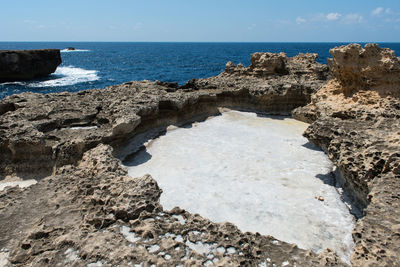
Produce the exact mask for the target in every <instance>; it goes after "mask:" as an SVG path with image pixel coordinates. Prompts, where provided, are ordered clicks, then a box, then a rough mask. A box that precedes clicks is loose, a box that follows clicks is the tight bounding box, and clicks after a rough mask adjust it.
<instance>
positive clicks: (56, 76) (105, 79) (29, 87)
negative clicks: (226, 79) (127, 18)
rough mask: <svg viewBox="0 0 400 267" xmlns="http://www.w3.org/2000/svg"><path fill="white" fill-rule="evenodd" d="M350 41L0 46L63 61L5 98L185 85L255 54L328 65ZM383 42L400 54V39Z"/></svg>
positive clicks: (1, 88)
mask: <svg viewBox="0 0 400 267" xmlns="http://www.w3.org/2000/svg"><path fill="white" fill-rule="evenodd" d="M348 43H352V42H0V50H25V49H27V50H28V49H46V48H56V49H60V50H61V57H62V61H63V62H62V64H61V65H60V66H59V67H58V68H57V70H56V72H55V73H53V74H51V75H50V76H48V77H45V78H41V79H36V80H31V81H23V82H7V83H0V99H3V98H4V97H6V96H8V95H12V94H18V93H23V92H35V93H55V92H63V91H68V92H77V91H82V90H86V89H95V88H96V89H102V88H105V87H107V86H110V85H116V84H121V83H124V82H129V81H133V80H151V81H155V80H159V81H164V82H177V83H179V84H185V83H186V82H187V81H188V80H190V79H197V78H207V77H211V76H215V75H218V74H219V73H221V72H222V71H223V70H224V69H225V64H226V63H227V62H228V61H232V62H234V63H235V64H238V63H242V64H243V65H245V66H248V65H249V64H250V55H251V54H252V53H255V52H273V53H279V52H284V53H286V54H287V55H288V56H289V57H292V56H295V55H297V54H299V53H317V54H318V56H319V57H318V59H317V61H318V62H319V63H323V64H327V60H326V59H327V58H329V57H330V54H329V49H331V48H334V47H336V46H341V45H346V44H348ZM360 44H361V45H365V44H366V43H365V42H360ZM378 44H379V45H380V47H388V48H390V49H393V50H394V51H395V53H396V55H397V56H400V43H393V42H378ZM67 47H74V48H75V50H72V51H69V50H67V49H66V48H67Z"/></svg>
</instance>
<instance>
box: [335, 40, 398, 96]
mask: <svg viewBox="0 0 400 267" xmlns="http://www.w3.org/2000/svg"><path fill="white" fill-rule="evenodd" d="M330 53H331V55H332V59H328V63H329V67H330V69H331V71H332V73H333V74H334V75H335V77H336V78H337V80H338V81H339V82H340V84H341V85H342V86H343V89H344V90H345V92H346V93H351V92H355V91H358V90H374V91H377V92H379V93H382V94H390V95H395V96H397V97H399V96H400V60H399V58H397V57H396V56H395V53H394V51H393V50H390V49H388V48H380V47H379V46H378V45H377V44H367V45H365V48H362V46H361V45H359V44H351V45H348V46H341V47H337V48H333V49H331V50H330Z"/></svg>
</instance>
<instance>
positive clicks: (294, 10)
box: [0, 0, 400, 42]
mask: <svg viewBox="0 0 400 267" xmlns="http://www.w3.org/2000/svg"><path fill="white" fill-rule="evenodd" d="M0 14H1V15H0V41H95V42H96V41H104V42H116V41H123V42H400V0H229V1H228V0H141V1H136V0H114V1H110V0H67V1H57V0H35V1H32V0H0Z"/></svg>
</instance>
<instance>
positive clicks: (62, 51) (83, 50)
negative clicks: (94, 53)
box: [60, 49, 90, 53]
mask: <svg viewBox="0 0 400 267" xmlns="http://www.w3.org/2000/svg"><path fill="white" fill-rule="evenodd" d="M60 52H61V53H74V52H90V50H87V49H75V50H68V49H63V50H60Z"/></svg>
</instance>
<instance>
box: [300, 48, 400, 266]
mask: <svg viewBox="0 0 400 267" xmlns="http://www.w3.org/2000/svg"><path fill="white" fill-rule="evenodd" d="M330 52H331V55H332V59H331V60H329V65H330V67H331V69H332V71H333V74H334V76H335V79H333V80H331V81H330V82H329V83H328V84H326V85H325V86H324V87H323V88H322V89H321V90H319V91H318V92H317V93H315V94H314V95H313V96H312V101H311V103H310V104H309V105H307V106H305V107H301V108H298V109H296V110H295V111H294V113H293V115H294V117H295V118H298V119H301V120H304V121H307V122H313V123H312V125H311V126H310V127H309V128H308V129H307V131H306V132H305V136H306V137H307V138H308V139H309V140H310V141H312V142H314V143H315V144H317V145H319V146H320V147H322V148H324V149H326V150H327V151H328V153H329V155H330V157H331V159H332V160H333V161H334V163H335V164H336V165H337V166H338V167H339V169H340V172H341V174H342V176H343V178H344V184H345V187H347V188H349V189H350V191H352V192H354V194H353V195H354V197H355V199H356V200H357V201H358V202H359V203H360V204H361V206H363V207H364V208H365V209H364V214H365V216H364V217H363V218H361V219H360V220H359V221H358V223H357V224H356V227H355V229H354V232H353V238H354V240H355V242H356V247H355V253H354V254H353V256H352V263H353V265H355V266H395V265H398V264H399V261H400V259H399V255H400V229H399V227H398V226H399V225H400V195H399V192H400V190H399V189H400V168H399V166H400V157H399V156H400V155H399V151H400V123H399V119H400V99H399V93H400V83H399V79H400V73H399V70H400V69H399V66H400V65H399V64H400V61H399V58H397V57H395V56H394V52H393V51H391V50H389V49H382V48H379V47H378V46H377V45H375V44H369V45H366V46H365V48H362V47H361V46H360V45H357V44H353V45H349V46H342V47H339V48H334V49H332V50H331V51H330Z"/></svg>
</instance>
